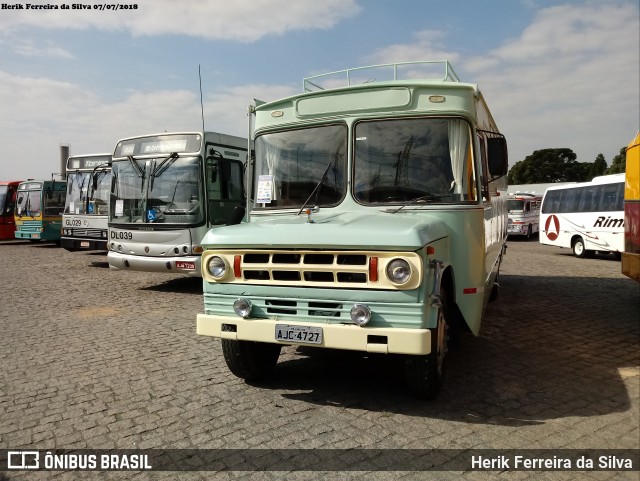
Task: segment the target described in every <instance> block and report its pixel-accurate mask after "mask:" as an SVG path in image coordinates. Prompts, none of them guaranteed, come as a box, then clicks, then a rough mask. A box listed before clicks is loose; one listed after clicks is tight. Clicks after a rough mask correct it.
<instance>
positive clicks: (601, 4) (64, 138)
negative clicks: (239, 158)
mask: <svg viewBox="0 0 640 481" xmlns="http://www.w3.org/2000/svg"><path fill="white" fill-rule="evenodd" d="M3 3H5V2H4V0H3ZM6 3H9V4H10V5H23V6H26V5H27V3H30V4H32V5H54V6H58V7H61V6H62V5H63V4H66V5H72V4H73V2H64V1H59V0H51V1H39V0H31V1H30V2H13V1H9V0H7V1H6ZM82 3H83V4H84V5H90V6H92V7H93V6H94V5H95V4H98V2H94V1H89V0H85V1H84V2H82ZM134 4H135V5H137V9H135V10H119V11H110V10H98V9H95V8H91V9H88V10H72V9H68V10H63V9H61V8H59V9H57V10H56V9H47V10H17V9H2V10H0V52H1V53H0V142H1V145H2V146H3V152H4V156H3V159H2V161H0V179H2V180H10V179H23V178H27V177H29V178H48V177H50V175H51V172H58V170H59V157H60V154H59V152H60V145H61V144H68V145H69V146H70V151H71V153H72V154H89V153H99V152H112V151H113V148H114V146H115V144H116V142H117V141H118V140H119V139H121V138H123V137H127V136H132V135H139V134H145V133H156V132H162V131H172V130H181V131H185V130H187V131H191V130H200V128H201V125H202V120H201V117H200V93H199V81H198V65H200V68H201V71H202V87H203V95H204V111H205V126H206V128H207V130H214V131H219V132H223V133H228V134H233V135H239V136H243V137H245V136H246V135H247V118H246V109H247V106H248V105H249V104H250V103H251V102H252V100H253V99H254V98H259V99H261V100H266V101H268V100H275V99H277V98H280V97H284V96H288V95H292V94H295V93H298V92H300V91H301V90H302V79H303V78H304V77H305V76H309V75H314V74H318V73H323V72H330V71H335V70H340V69H344V68H349V67H356V66H363V65H371V64H379V63H391V62H401V61H415V60H441V59H448V60H450V61H451V63H452V65H453V67H454V69H455V70H456V72H457V73H458V75H459V76H460V77H461V79H462V80H463V81H465V82H472V83H477V84H478V85H479V87H480V90H481V91H482V92H483V94H484V95H485V98H486V99H487V102H488V104H489V107H490V109H491V111H492V113H493V116H494V118H495V120H496V122H497V124H498V126H499V128H500V129H501V131H502V132H503V133H504V134H505V135H506V136H507V140H508V142H509V151H510V163H511V164H512V165H513V164H514V163H515V162H517V161H518V160H522V159H524V158H525V157H526V156H527V155H529V154H531V153H532V152H533V151H534V150H538V149H543V148H552V147H568V148H571V149H573V150H574V152H576V154H577V155H578V160H579V161H581V162H592V161H593V160H594V159H595V157H596V156H597V155H598V154H599V153H602V154H603V155H604V156H605V158H606V160H607V162H608V163H611V160H612V159H613V157H614V156H615V155H616V154H617V153H618V152H619V150H620V148H621V147H623V146H626V145H627V144H628V143H629V141H630V140H631V139H632V138H633V137H634V136H635V133H636V131H637V130H638V128H639V127H640V126H639V123H640V87H639V82H640V79H639V72H640V51H639V48H640V47H639V45H640V10H639V6H638V1H637V0H598V1H589V0H580V1H571V0H565V1H562V0H482V1H480V0H394V1H382V0H234V1H229V0H182V1H175V0H134V1H132V2H131V3H129V4H128V5H134ZM122 5H124V4H122Z"/></svg>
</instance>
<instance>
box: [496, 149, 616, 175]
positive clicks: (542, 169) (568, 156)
mask: <svg viewBox="0 0 640 481" xmlns="http://www.w3.org/2000/svg"><path fill="white" fill-rule="evenodd" d="M626 151H627V147H626V146H625V147H622V148H621V149H620V153H619V154H618V155H616V156H615V157H614V158H613V161H612V162H611V166H609V167H607V161H606V160H605V158H604V155H602V154H598V156H597V157H596V158H595V160H594V161H593V162H578V161H577V160H576V159H577V156H576V154H575V153H574V152H573V150H571V149H567V148H559V149H542V150H536V151H534V152H533V154H531V155H528V156H527V157H526V158H525V159H524V160H521V161H519V162H516V163H515V164H514V166H513V167H511V169H510V170H509V174H508V179H509V184H549V183H553V182H587V181H590V180H591V179H593V178H594V177H596V176H598V175H609V174H617V173H620V172H624V169H625V153H626Z"/></svg>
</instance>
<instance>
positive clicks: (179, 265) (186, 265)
mask: <svg viewBox="0 0 640 481" xmlns="http://www.w3.org/2000/svg"><path fill="white" fill-rule="evenodd" d="M176 269H186V270H189V271H195V270H196V263H195V262H185V261H176Z"/></svg>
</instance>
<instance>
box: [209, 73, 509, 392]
mask: <svg viewBox="0 0 640 481" xmlns="http://www.w3.org/2000/svg"><path fill="white" fill-rule="evenodd" d="M372 78H375V79H376V80H375V81H371V79H372ZM338 82H340V86H338ZM304 87H305V92H304V93H302V94H299V95H296V96H293V97H289V98H284V99H281V100H276V101H272V102H269V103H256V106H252V107H250V111H251V116H250V135H249V137H250V138H252V139H253V141H254V145H255V158H254V159H252V163H251V165H250V166H249V168H248V172H247V176H248V178H249V179H252V185H253V191H252V195H249V196H248V200H247V203H248V209H249V211H250V212H249V216H248V219H247V222H244V223H242V224H239V225H234V226H229V227H223V228H220V229H212V230H211V231H210V232H209V234H208V235H207V236H206V237H205V239H204V241H203V245H204V247H205V252H204V254H203V259H202V266H203V281H204V282H203V286H204V313H202V314H199V315H198V316H197V333H198V334H200V335H205V336H213V337H217V338H221V339H222V350H223V353H224V358H225V361H226V363H227V366H228V368H229V370H230V371H231V372H232V373H233V374H235V375H236V376H238V377H240V378H244V379H245V380H258V379H262V378H264V377H266V376H268V375H269V374H270V373H271V371H272V370H273V369H274V368H275V367H276V364H277V360H278V357H279V355H280V350H281V348H282V346H286V345H295V346H311V347H314V346H315V347H319V348H330V349H341V350H353V351H360V352H362V353H385V354H391V355H394V356H395V355H398V356H402V357H401V359H402V365H403V368H402V369H403V371H401V373H400V375H404V379H405V381H406V384H407V386H408V389H409V390H410V391H411V392H412V393H413V394H415V395H416V396H418V397H420V398H425V399H430V398H433V397H435V396H436V393H437V390H438V387H439V384H440V380H441V373H442V369H443V366H444V362H445V357H446V354H447V351H448V349H449V348H450V347H453V346H455V345H456V339H457V335H458V333H459V330H460V329H467V330H470V331H471V332H473V333H474V334H475V335H478V333H479V330H480V324H481V320H482V318H483V316H484V314H485V308H486V305H487V302H488V301H489V300H491V299H492V298H494V297H495V296H496V295H497V292H498V291H497V278H498V273H499V268H500V264H501V260H502V256H503V253H504V249H505V240H506V236H507V195H506V194H507V181H506V173H507V150H506V141H505V138H504V136H503V135H502V134H500V132H499V131H498V128H497V126H496V123H495V121H494V119H493V117H492V115H491V113H490V112H489V109H488V108H487V105H486V103H485V101H484V99H483V96H482V94H481V93H480V91H479V90H478V87H477V85H475V84H470V83H463V82H461V81H460V80H459V79H458V77H457V75H456V74H455V72H454V71H453V69H452V68H451V65H450V64H449V62H447V61H438V62H411V63H402V64H400V63H397V64H386V65H378V66H372V67H361V68H355V69H348V70H344V71H340V72H333V73H330V74H326V75H320V76H315V77H312V78H308V79H306V80H305V82H304ZM252 123H253V129H251V125H252Z"/></svg>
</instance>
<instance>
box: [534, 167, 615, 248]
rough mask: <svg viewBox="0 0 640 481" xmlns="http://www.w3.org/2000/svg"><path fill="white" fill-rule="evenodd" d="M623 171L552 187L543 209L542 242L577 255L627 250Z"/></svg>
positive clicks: (541, 221)
mask: <svg viewBox="0 0 640 481" xmlns="http://www.w3.org/2000/svg"><path fill="white" fill-rule="evenodd" d="M623 199H624V174H613V175H601V176H598V177H594V178H593V180H592V181H591V182H580V183H576V184H565V185H561V186H557V187H549V188H548V189H547V191H546V192H545V195H544V198H543V199H542V210H541V211H540V225H541V226H542V227H541V228H542V229H543V232H542V233H541V234H540V243H541V244H546V245H550V246H556V247H564V248H569V249H571V250H572V251H573V254H574V255H575V256H576V257H593V255H594V254H595V253H596V252H602V253H605V252H612V253H616V254H617V255H620V253H621V252H622V251H623V250H624V210H623Z"/></svg>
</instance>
